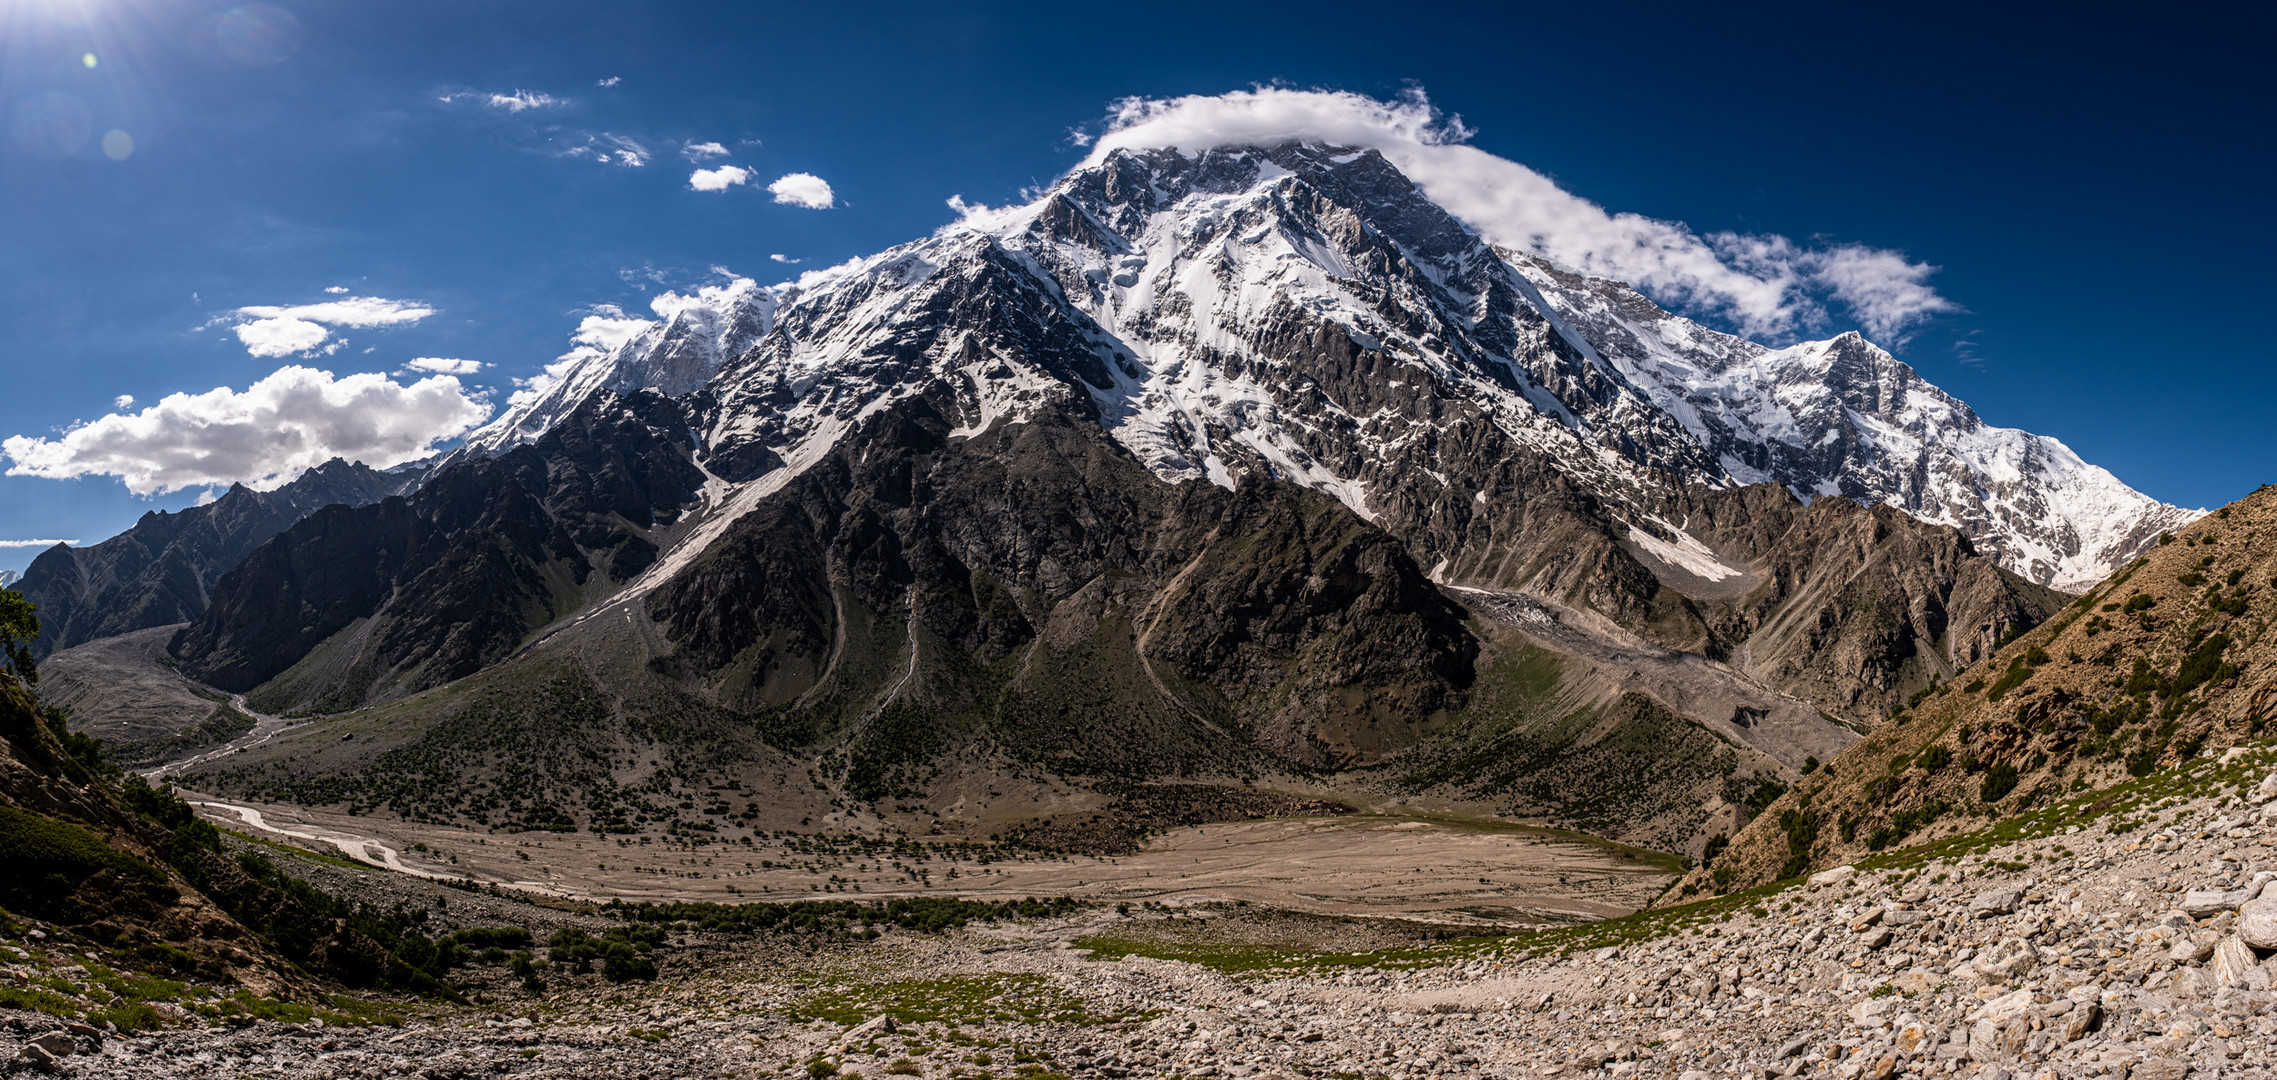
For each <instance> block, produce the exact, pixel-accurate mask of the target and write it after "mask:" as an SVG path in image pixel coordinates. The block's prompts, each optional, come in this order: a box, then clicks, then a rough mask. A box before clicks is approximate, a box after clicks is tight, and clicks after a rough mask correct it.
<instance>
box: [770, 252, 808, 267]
mask: <svg viewBox="0 0 2277 1080" xmlns="http://www.w3.org/2000/svg"><path fill="white" fill-rule="evenodd" d="M767 257H768V258H770V259H773V260H775V261H776V262H779V263H788V264H791V265H794V266H795V265H797V264H799V263H802V262H805V261H806V260H805V259H794V258H791V257H790V256H788V255H783V254H780V253H778V254H774V255H769V256H767Z"/></svg>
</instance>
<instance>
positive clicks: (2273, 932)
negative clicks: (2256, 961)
mask: <svg viewBox="0 0 2277 1080" xmlns="http://www.w3.org/2000/svg"><path fill="white" fill-rule="evenodd" d="M2237 936H2238V937H2240V938H2242V939H2244V941H2245V943H2246V944H2248V945H2251V946H2253V947H2254V948H2256V949H2277V896H2264V897H2262V898H2261V899H2259V900H2255V901H2252V902H2250V903H2247V904H2245V905H2242V906H2240V907H2239V908H2238V909H2237Z"/></svg>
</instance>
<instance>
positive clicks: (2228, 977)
mask: <svg viewBox="0 0 2277 1080" xmlns="http://www.w3.org/2000/svg"><path fill="white" fill-rule="evenodd" d="M2213 951H2214V959H2213V963H2212V964H2210V965H2208V966H2209V968H2210V969H2211V971H2212V973H2213V977H2214V985H2216V986H2234V987H2237V988H2238V989H2241V990H2251V989H2253V986H2252V985H2251V984H2252V982H2253V976H2254V975H2255V974H2256V973H2258V972H2259V971H2260V970H2261V958H2260V957H2258V956H2255V955H2253V950H2252V949H2250V948H2247V947H2246V944H2245V942H2243V941H2240V940H2238V936H2237V935H2236V934H2231V935H2230V936H2228V937H2226V938H2223V939H2222V943H2221V944H2219V945H2216V946H2214V950H2213ZM2262 978H2263V980H2264V981H2266V980H2267V978H2268V977H2267V976H2266V975H2264V976H2263V977H2262Z"/></svg>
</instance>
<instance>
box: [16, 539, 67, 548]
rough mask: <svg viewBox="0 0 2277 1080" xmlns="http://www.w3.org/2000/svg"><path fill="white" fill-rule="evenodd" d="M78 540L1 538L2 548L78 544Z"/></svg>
mask: <svg viewBox="0 0 2277 1080" xmlns="http://www.w3.org/2000/svg"><path fill="white" fill-rule="evenodd" d="M78 542H79V541H77V540H0V548H35V547H36V548H45V547H54V546H55V545H57V544H76V543H78Z"/></svg>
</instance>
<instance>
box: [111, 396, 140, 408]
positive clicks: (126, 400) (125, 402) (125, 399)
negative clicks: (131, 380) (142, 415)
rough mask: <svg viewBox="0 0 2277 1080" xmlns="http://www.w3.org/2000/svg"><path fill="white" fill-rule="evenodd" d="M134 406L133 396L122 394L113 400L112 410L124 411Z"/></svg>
mask: <svg viewBox="0 0 2277 1080" xmlns="http://www.w3.org/2000/svg"><path fill="white" fill-rule="evenodd" d="M132 404H134V395H133V394H120V395H119V396H117V397H115V398H112V399H111V408H114V409H123V408H126V407H127V406H129V405H132Z"/></svg>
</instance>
